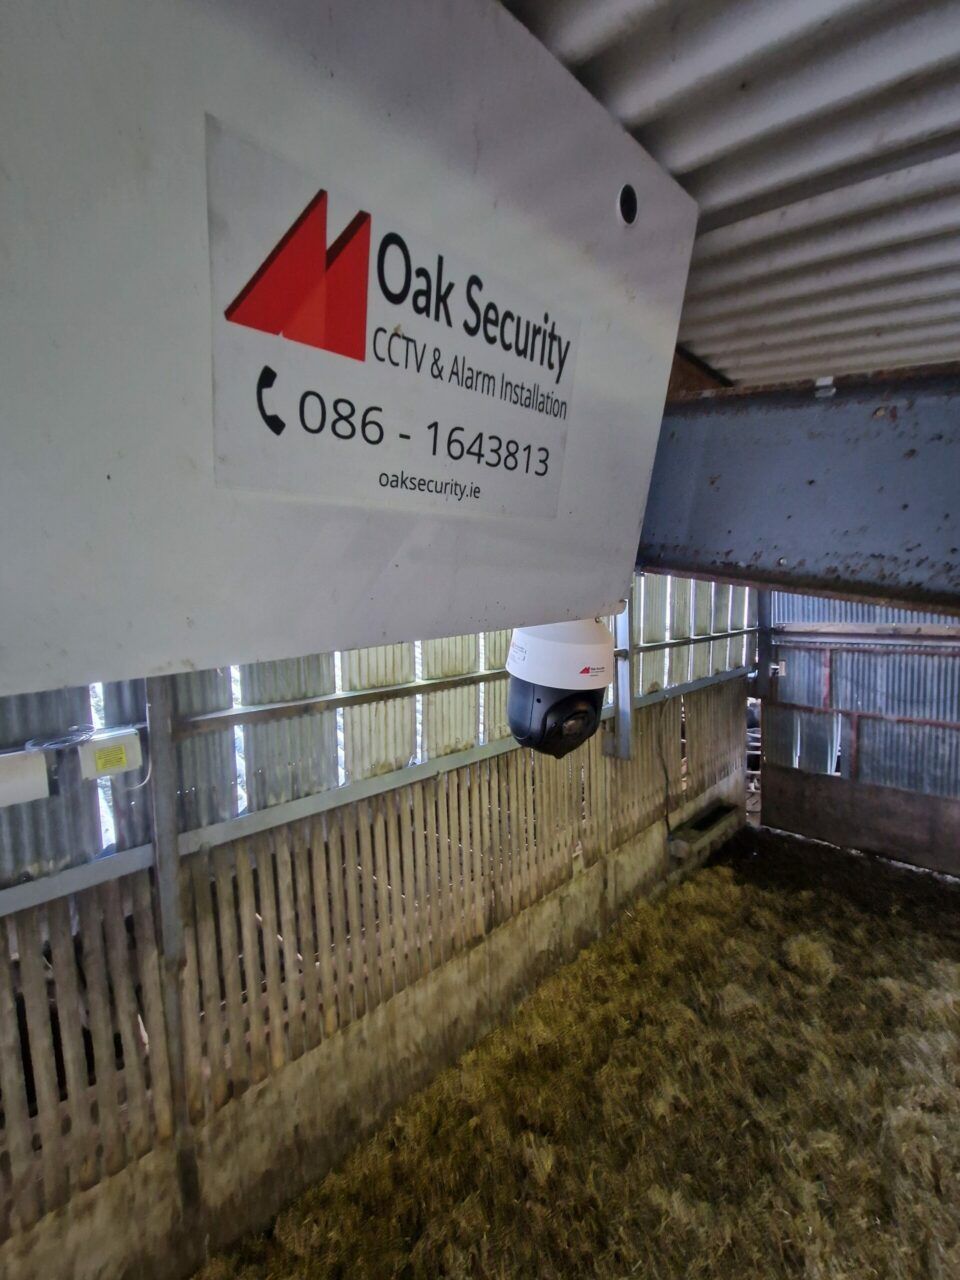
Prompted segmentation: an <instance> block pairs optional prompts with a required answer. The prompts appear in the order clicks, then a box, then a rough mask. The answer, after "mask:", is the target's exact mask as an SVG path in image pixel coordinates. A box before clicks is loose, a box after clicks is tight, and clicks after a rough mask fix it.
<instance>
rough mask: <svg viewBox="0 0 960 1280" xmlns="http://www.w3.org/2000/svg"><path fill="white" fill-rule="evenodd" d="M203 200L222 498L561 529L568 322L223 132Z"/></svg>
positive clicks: (213, 142)
mask: <svg viewBox="0 0 960 1280" xmlns="http://www.w3.org/2000/svg"><path fill="white" fill-rule="evenodd" d="M207 187H208V213H209V225H210V260H211V286H212V295H213V308H212V310H213V365H214V370H213V373H214V378H213V382H214V444H215V476H216V480H217V483H218V484H221V485H226V486H229V487H235V488H244V489H259V490H264V489H266V490H269V491H275V492H280V493H282V492H286V493H291V494H297V495H300V496H307V497H311V498H316V499H320V500H326V501H331V502H340V503H349V504H351V505H370V506H394V507H399V508H402V509H427V510H433V511H437V512H448V513H450V514H456V515H462V514H471V515H474V516H477V515H479V516H483V515H487V516H501V515H512V514H516V515H523V516H544V517H552V516H554V515H555V514H556V510H557V502H558V497H559V490H560V480H561V475H562V468H563V456H564V450H565V445H566V431H567V424H568V421H569V420H570V416H571V414H572V413H573V407H574V403H575V401H574V374H575V368H576V352H577V343H578V338H579V325H578V323H577V321H576V320H575V319H574V318H573V317H571V316H570V315H568V314H565V313H564V312H563V311H562V309H559V308H557V307H556V306H552V305H549V304H548V305H544V303H543V302H541V301H539V300H537V299H534V298H531V297H529V296H525V295H524V294H523V293H522V292H521V291H520V290H518V289H517V288H516V287H515V286H512V285H509V284H505V283H504V282H503V281H501V280H499V279H497V278H496V276H495V275H493V274H491V273H490V272H488V271H486V270H484V269H482V268H477V267H476V266H475V265H474V264H469V263H464V262H462V261H460V260H459V259H458V258H457V257H456V256H455V255H451V254H450V253H449V252H448V251H446V250H445V249H442V248H439V247H438V246H436V245H434V244H431V243H429V242H428V241H426V240H425V239H424V238H422V237H420V236H418V235H417V234H415V233H412V232H410V231H409V230H407V229H403V228H400V227H399V226H398V223H397V221H396V220H395V219H390V220H389V221H388V220H386V219H381V218H380V217H379V215H376V214H374V213H371V212H369V211H367V210H366V209H364V208H362V207H360V205H359V202H357V201H356V200H355V199H348V198H345V197H343V196H342V195H339V194H338V193H336V192H335V191H334V189H333V188H331V187H328V186H325V185H321V184H320V183H319V182H318V181H317V180H316V179H315V178H311V177H310V176H308V175H305V174H303V173H302V172H301V171H300V170H299V169H297V168H296V167H295V166H293V165H291V164H290V163H289V162H288V161H286V160H285V159H282V158H281V157H278V156H276V155H274V154H272V153H270V152H268V151H266V150H264V149H263V148H261V147H259V146H257V145H256V144H255V143H252V142H250V141H248V140H246V139H243V138H240V137H239V136H238V135H236V134H234V133H232V132H231V131H229V130H228V129H226V128H225V127H224V126H222V125H220V124H219V123H218V122H217V121H215V120H212V119H210V118H208V122H207ZM331 228H332V229H333V230H334V232H335V234H334V235H333V236H332V238H331V236H330V235H329V229H331ZM381 228H383V229H382V231H381V230H380V229H381Z"/></svg>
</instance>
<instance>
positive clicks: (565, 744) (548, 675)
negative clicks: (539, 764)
mask: <svg viewBox="0 0 960 1280" xmlns="http://www.w3.org/2000/svg"><path fill="white" fill-rule="evenodd" d="M507 671H508V672H509V673H510V677H511V679H510V690H509V693H508V697H507V718H508V720H509V721H510V730H511V732H512V733H513V736H514V737H515V738H516V739H517V741H518V742H519V743H520V745H521V746H524V747H532V748H533V749H534V750H535V751H542V752H544V753H545V754H547V755H552V756H555V757H557V758H558V759H559V758H561V757H562V756H565V755H566V754H567V753H568V752H570V751H573V750H574V749H575V748H576V747H579V746H580V745H581V744H582V743H584V742H586V741H587V739H588V738H590V737H591V736H592V735H593V734H594V733H596V731H597V729H598V728H599V727H600V719H601V715H602V712H603V692H604V690H605V689H606V687H607V685H609V683H610V681H611V680H612V679H613V636H612V635H611V634H610V630H609V628H608V627H606V626H605V625H604V624H603V623H602V622H600V620H599V619H597V618H581V619H578V620H577V621H576V622H553V623H549V624H548V625H546V626H540V627H518V628H517V630H516V631H514V633H513V638H512V640H511V642H510V652H509V654H508V655H507Z"/></svg>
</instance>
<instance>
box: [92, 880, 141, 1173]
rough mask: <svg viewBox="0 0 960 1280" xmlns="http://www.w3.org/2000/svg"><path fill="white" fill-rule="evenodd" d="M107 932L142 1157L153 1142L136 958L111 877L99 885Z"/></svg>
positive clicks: (133, 1130) (131, 1121)
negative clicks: (136, 990) (137, 992)
mask: <svg viewBox="0 0 960 1280" xmlns="http://www.w3.org/2000/svg"><path fill="white" fill-rule="evenodd" d="M99 893H100V901H101V906H102V911H103V922H104V926H105V928H104V933H105V934H106V939H107V965H108V967H109V970H110V977H111V980H112V985H113V999H114V1003H115V1005H116V1011H117V1029H118V1030H119V1032H120V1042H121V1044H122V1046H123V1082H124V1085H125V1088H126V1093H127V1127H128V1130H129V1133H130V1141H131V1144H132V1146H133V1151H134V1154H135V1155H138V1156H142V1155H144V1154H145V1153H146V1152H147V1151H149V1150H150V1147H151V1145H152V1143H151V1135H150V1115H149V1111H148V1109H147V1085H146V1075H145V1072H144V1065H143V1038H142V1034H141V1031H140V1010H139V1009H138V1007H137V997H136V992H135V991H134V957H133V956H132V955H131V954H130V939H129V936H128V934H127V925H126V918H125V913H124V908H123V904H122V902H121V899H120V886H119V884H118V883H117V881H116V880H108V881H107V882H106V884H103V885H101V886H100V889H99Z"/></svg>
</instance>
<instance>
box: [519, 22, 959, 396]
mask: <svg viewBox="0 0 960 1280" xmlns="http://www.w3.org/2000/svg"><path fill="white" fill-rule="evenodd" d="M508 7H509V8H511V9H512V10H513V11H514V12H515V13H516V14H517V15H518V17H520V19H521V20H522V21H524V22H525V23H526V24H527V25H528V26H529V27H530V28H531V30H532V31H533V32H534V33H535V34H536V35H537V36H538V37H539V38H540V39H541V40H542V41H543V42H544V44H545V45H546V46H547V47H548V48H549V49H551V50H552V51H553V52H554V53H555V54H556V56H557V57H558V58H560V59H561V60H562V61H564V62H565V63H566V64H567V65H568V66H569V67H570V69H571V70H572V71H573V72H574V74H576V75H577V76H578V77H579V78H580V79H581V80H582V81H583V83H584V84H585V85H586V87H587V88H588V89H589V90H590V91H591V92H592V93H594V94H595V96H596V97H597V98H598V99H599V100H600V101H601V102H602V103H604V105H605V106H606V107H607V108H608V109H609V110H610V112H611V113H612V114H613V115H615V116H616V117H618V118H619V119H620V120H621V121H622V122H623V124H624V126H625V127H626V128H627V129H628V130H630V131H631V132H632V133H633V134H635V136H636V137H637V138H638V139H639V141H640V142H641V143H642V144H643V146H644V147H645V148H646V149H647V150H648V151H649V152H650V154H651V155H653V156H654V157H655V158H656V159H657V160H658V161H659V162H660V163H661V164H662V165H663V166H664V167H665V168H667V169H669V170H670V172H672V173H673V174H674V175H675V177H676V178H677V179H678V181H679V182H680V183H681V185H683V186H684V187H685V188H686V189H687V191H689V192H690V194H691V195H692V196H693V197H694V198H695V199H696V200H697V202H698V203H699V205H700V209H701V218H700V227H699V235H698V237H697V242H696V245H695V247H694V254H693V265H692V270H691V274H690V280H689V285H688V289H687V299H686V304H685V307H684V312H683V317H682V320H681V328H680V340H681V342H682V343H684V344H685V345H686V346H687V347H688V349H689V350H691V351H692V352H694V353H695V354H696V355H697V356H699V357H700V358H701V359H703V360H705V361H707V362H708V363H709V364H710V365H712V366H713V367H714V368H715V369H717V370H719V371H720V372H722V373H724V374H726V375H727V376H728V377H730V378H732V379H733V380H735V381H742V382H748V383H753V384H757V383H762V382H774V381H781V380H784V379H796V378H803V377H817V376H824V375H835V374H843V373H851V372H862V371H865V370H869V369H879V368H893V367H896V366H903V365H917V364H926V363H932V362H939V361H950V360H956V359H958V357H960V254H958V236H960V19H958V11H957V5H956V0H805V2H803V3H797V0H693V2H692V3H691V0H508Z"/></svg>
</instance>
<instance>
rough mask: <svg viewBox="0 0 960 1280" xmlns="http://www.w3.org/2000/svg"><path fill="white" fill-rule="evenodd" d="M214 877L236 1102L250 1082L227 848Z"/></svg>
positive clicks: (218, 855) (217, 854) (217, 855)
mask: <svg viewBox="0 0 960 1280" xmlns="http://www.w3.org/2000/svg"><path fill="white" fill-rule="evenodd" d="M213 874H214V878H215V880H216V886H217V918H218V920H219V923H220V945H221V951H222V963H223V988H224V999H225V1005H226V1024H227V1036H228V1037H229V1042H230V1045H229V1047H230V1080H231V1083H232V1085H233V1096H234V1097H235V1098H238V1097H239V1096H240V1094H241V1093H243V1092H244V1090H245V1089H246V1088H247V1085H248V1082H249V1078H250V1070H249V1062H250V1059H249V1056H248V1053H247V1038H246V1035H245V1034H244V1029H243V993H242V990H241V986H240V944H239V939H238V937H237V917H236V909H235V903H234V896H233V850H232V849H231V847H230V846H229V845H221V846H220V848H218V849H216V850H215V851H214V854H213Z"/></svg>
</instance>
